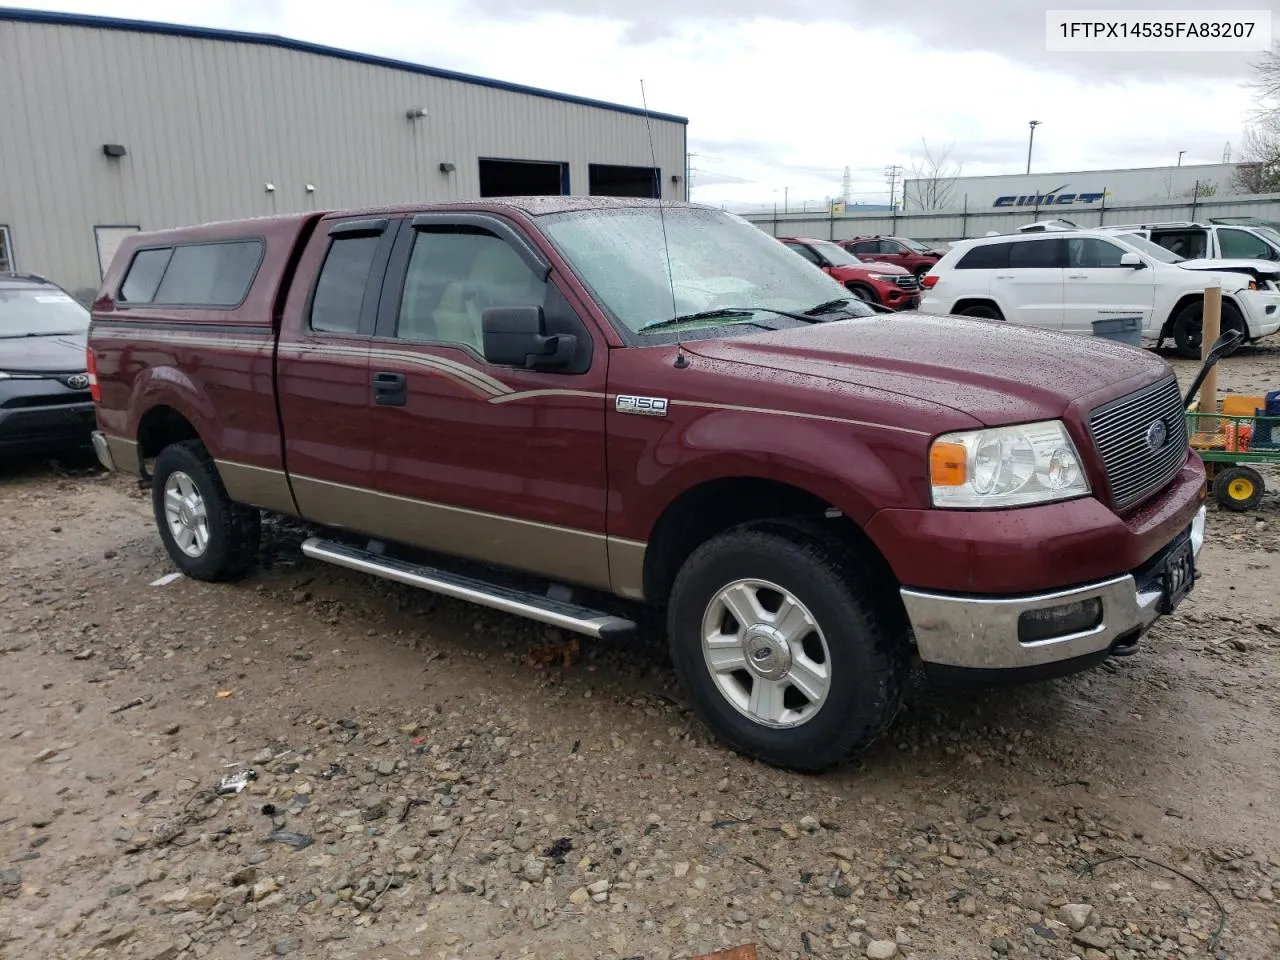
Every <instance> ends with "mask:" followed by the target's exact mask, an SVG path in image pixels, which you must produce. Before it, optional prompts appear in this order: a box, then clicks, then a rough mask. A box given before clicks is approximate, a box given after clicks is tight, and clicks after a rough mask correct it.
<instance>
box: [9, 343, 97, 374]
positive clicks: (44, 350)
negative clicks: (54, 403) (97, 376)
mask: <svg viewBox="0 0 1280 960" xmlns="http://www.w3.org/2000/svg"><path fill="white" fill-rule="evenodd" d="M84 367H85V335H84V334H83V333H63V334H53V335H50V336H45V337H0V370H4V371H7V372H10V373H79V372H81V371H83V370H84Z"/></svg>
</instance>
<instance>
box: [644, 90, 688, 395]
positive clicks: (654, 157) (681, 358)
mask: <svg viewBox="0 0 1280 960" xmlns="http://www.w3.org/2000/svg"><path fill="white" fill-rule="evenodd" d="M640 103H641V104H642V105H643V106H644V130H645V134H646V135H647V136H648V137H649V159H650V161H651V162H652V163H653V186H654V191H655V192H656V193H657V195H658V196H657V198H656V199H657V201H658V222H659V223H660V224H662V256H663V259H664V261H665V262H666V265H667V286H668V288H669V289H670V290H671V316H672V318H675V317H676V316H677V315H678V314H679V312H680V308H679V307H678V306H676V278H675V274H674V273H673V272H672V270H671V246H670V244H668V243H667V216H666V213H665V212H664V208H663V204H662V181H661V180H659V179H658V151H657V150H656V149H655V148H654V146H653V124H652V123H651V122H650V120H649V98H648V97H646V96H645V92H644V80H643V79H641V81H640ZM688 365H689V358H688V357H686V356H685V355H684V344H682V343H681V342H680V334H679V333H676V362H675V366H676V369H677V370H683V369H684V368H685V367H687V366H688Z"/></svg>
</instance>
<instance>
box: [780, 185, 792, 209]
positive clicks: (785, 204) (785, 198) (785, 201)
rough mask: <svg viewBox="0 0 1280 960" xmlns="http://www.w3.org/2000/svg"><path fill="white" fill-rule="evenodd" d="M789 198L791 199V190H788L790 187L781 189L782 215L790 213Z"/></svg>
mask: <svg viewBox="0 0 1280 960" xmlns="http://www.w3.org/2000/svg"><path fill="white" fill-rule="evenodd" d="M790 197H791V188H790V187H783V188H782V212H783V213H790V212H791V201H790Z"/></svg>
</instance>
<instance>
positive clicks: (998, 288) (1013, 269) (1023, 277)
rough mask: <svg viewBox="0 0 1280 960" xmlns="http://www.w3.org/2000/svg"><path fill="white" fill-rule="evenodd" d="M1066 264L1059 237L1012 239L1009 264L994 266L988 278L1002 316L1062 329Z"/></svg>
mask: <svg viewBox="0 0 1280 960" xmlns="http://www.w3.org/2000/svg"><path fill="white" fill-rule="evenodd" d="M1065 266H1066V249H1065V246H1064V244H1063V241H1062V238H1060V237H1038V238H1036V239H1033V240H1015V241H1012V242H1011V243H1010V246H1009V268H1008V269H1007V270H997V271H996V273H995V276H994V277H993V278H992V282H991V292H992V294H994V295H996V296H997V297H998V299H999V301H1000V303H1001V305H1002V307H1003V308H1004V318H1005V319H1006V320H1009V321H1011V322H1013V323H1020V324H1024V325H1026V326H1029V327H1039V328H1040V329H1042V330H1061V329H1062V298H1063V290H1062V285H1063V274H1064V273H1065V270H1064V267H1065Z"/></svg>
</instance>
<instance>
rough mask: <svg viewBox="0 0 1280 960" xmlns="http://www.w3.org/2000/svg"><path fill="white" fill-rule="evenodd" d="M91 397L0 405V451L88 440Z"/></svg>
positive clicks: (58, 447)
mask: <svg viewBox="0 0 1280 960" xmlns="http://www.w3.org/2000/svg"><path fill="white" fill-rule="evenodd" d="M95 423H96V417H95V414H94V408H93V401H91V400H90V401H85V402H79V403H55V404H49V405H41V406H35V405H32V406H20V407H7V408H0V451H4V452H6V453H13V452H39V451H51V450H62V449H70V448H73V447H80V446H84V445H85V444H88V443H89V436H90V433H91V431H92V430H93V428H94V425H95Z"/></svg>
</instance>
